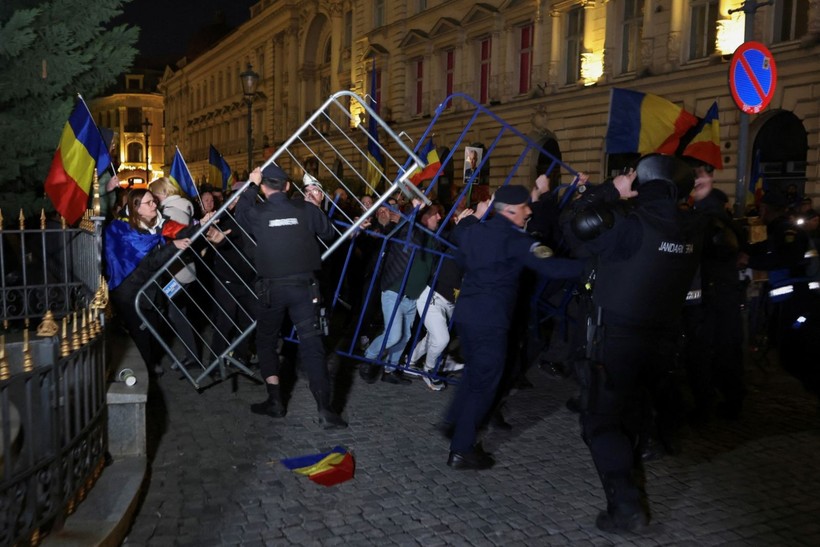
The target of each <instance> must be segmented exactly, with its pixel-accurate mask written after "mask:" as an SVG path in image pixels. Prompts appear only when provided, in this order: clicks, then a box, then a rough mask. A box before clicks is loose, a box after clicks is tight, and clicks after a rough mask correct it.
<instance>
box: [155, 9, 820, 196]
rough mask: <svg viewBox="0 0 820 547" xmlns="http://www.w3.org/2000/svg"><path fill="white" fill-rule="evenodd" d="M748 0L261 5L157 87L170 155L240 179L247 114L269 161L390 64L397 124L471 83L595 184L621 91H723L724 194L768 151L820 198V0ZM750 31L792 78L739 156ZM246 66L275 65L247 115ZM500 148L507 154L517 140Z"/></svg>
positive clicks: (714, 95)
mask: <svg viewBox="0 0 820 547" xmlns="http://www.w3.org/2000/svg"><path fill="white" fill-rule="evenodd" d="M749 3H750V2H747V5H748V4H749ZM739 4H740V3H739V2H737V3H735V2H729V1H728V0H653V1H649V0H609V1H603V0H581V1H579V0H488V1H486V2H480V3H476V2H468V1H464V0H322V1H319V0H301V1H297V0H262V1H260V2H259V3H258V4H256V5H254V6H253V7H252V8H251V10H250V14H249V19H248V21H247V22H246V23H244V24H243V25H242V26H241V27H239V28H238V29H236V30H235V31H234V32H232V33H231V34H229V35H228V36H226V37H225V38H223V39H222V40H221V41H220V42H218V43H217V44H215V45H214V46H213V47H212V48H211V49H209V50H208V51H206V52H205V53H204V54H202V55H200V56H198V57H196V58H194V59H182V60H181V61H180V62H179V63H178V64H177V66H176V67H175V68H173V69H172V68H170V67H169V68H167V69H166V71H165V74H164V75H163V77H162V79H161V81H160V84H159V88H158V89H159V91H160V93H161V94H162V96H163V98H164V106H165V130H166V132H167V140H166V151H165V157H166V158H171V157H172V156H173V147H174V146H179V148H180V150H182V151H183V153H184V155H185V158H186V160H187V162H188V166H189V168H190V169H191V172H192V174H193V175H194V178H195V179H196V180H197V181H198V182H201V181H203V180H204V179H205V177H206V176H207V173H208V149H209V145H211V144H213V145H214V146H215V147H216V148H217V149H218V150H219V151H220V152H221V153H222V154H223V156H224V157H225V159H226V160H227V161H228V163H229V164H230V165H231V167H232V168H233V169H234V170H235V171H237V172H238V173H239V174H240V177H241V174H242V172H243V171H244V170H245V169H246V168H247V165H248V146H247V143H248V140H247V130H248V123H249V122H250V123H251V127H252V134H253V146H252V162H251V163H252V164H254V165H258V164H261V163H262V162H263V161H264V160H265V159H267V158H268V157H270V155H272V153H273V151H274V150H275V147H276V146H277V145H278V144H279V143H281V142H283V141H284V140H285V139H287V138H288V137H289V136H290V135H291V134H293V133H294V132H295V131H296V130H297V129H298V128H299V127H300V126H301V125H302V124H303V123H304V121H305V120H306V119H307V118H308V116H309V115H310V114H311V113H313V112H314V111H315V110H316V109H317V108H318V107H319V106H320V105H321V104H322V103H323V102H324V101H325V100H326V99H327V98H328V97H329V96H330V95H331V94H332V93H333V92H335V91H337V90H343V89H349V90H351V91H354V92H356V93H358V94H360V95H361V96H365V95H366V94H368V93H370V89H369V87H370V82H371V71H375V72H376V78H375V80H376V89H375V90H374V93H373V94H374V95H375V99H376V101H377V105H378V109H379V114H380V116H381V117H382V118H383V119H385V120H386V121H387V122H388V123H389V124H390V125H391V127H393V128H394V129H396V130H397V132H398V131H404V132H406V133H407V134H408V135H409V136H410V137H411V138H417V137H419V136H420V135H421V134H422V133H423V131H424V129H425V128H426V127H427V126H428V125H429V122H430V117H431V116H432V115H434V114H435V112H436V109H437V108H438V107H439V105H440V104H441V103H442V101H444V99H445V98H446V97H447V96H449V95H451V94H452V93H465V94H468V95H470V96H472V97H473V98H475V99H476V100H477V101H479V102H480V103H482V104H484V105H487V107H488V108H490V109H491V110H492V111H493V112H494V113H496V114H497V115H498V116H499V117H501V118H502V119H504V120H506V121H507V122H508V123H510V124H511V125H513V126H515V127H516V128H517V129H518V130H519V131H521V132H522V133H525V134H527V135H529V136H531V137H532V138H533V139H534V140H535V141H536V142H538V143H539V144H541V145H542V147H543V148H545V149H546V150H549V151H551V152H553V153H555V154H556V155H558V156H560V157H561V158H562V159H563V161H565V162H566V163H568V164H569V165H571V166H572V167H573V168H575V169H578V170H582V171H585V172H588V173H590V174H591V179H592V180H593V181H594V180H600V179H602V178H604V177H605V176H607V174H608V171H609V170H610V167H611V161H610V160H611V158H608V157H607V155H606V153H605V150H604V137H605V133H606V128H607V122H608V115H609V98H610V91H611V89H612V88H614V87H621V88H629V89H634V90H638V91H642V92H646V93H653V94H656V95H660V96H662V97H664V98H666V99H668V100H670V101H672V102H674V103H676V104H677V105H679V106H682V107H683V108H685V109H686V110H687V111H689V112H692V113H694V114H696V115H698V116H703V115H704V114H705V113H706V111H707V110H708V108H709V106H710V105H711V104H712V103H713V102H714V101H717V103H718V107H719V112H720V114H719V121H720V135H721V148H722V151H723V164H724V168H723V169H722V170H721V171H720V172H719V173H718V176H717V180H718V182H719V185H720V186H721V188H722V189H723V190H725V191H726V192H727V194H729V195H730V196H734V195H735V194H736V189H737V188H738V186H741V187H744V185H746V184H747V181H748V178H749V176H750V173H751V171H752V170H753V165H752V163H753V162H759V165H755V166H754V169H757V170H758V171H760V172H762V173H764V174H765V176H766V178H767V180H768V181H770V182H771V184H773V185H786V184H792V183H794V184H797V185H798V187H799V189H800V190H801V191H803V192H805V193H807V194H809V195H813V196H816V195H817V194H818V193H820V85H818V83H820V80H818V76H817V74H820V0H782V1H781V0H775V2H774V3H773V4H772V5H770V6H764V7H760V8H759V9H757V10H756V12H755V13H754V15H753V16H750V19H751V20H752V23H753V24H749V25H746V24H745V17H746V15H745V14H744V13H742V12H740V11H734V10H738V8H740V5H739ZM747 26H748V27H749V28H748V29H746V31H745V38H746V39H754V40H757V41H759V42H762V43H763V44H765V45H766V46H768V47H769V49H770V50H771V51H772V53H773V56H774V58H775V61H776V65H777V71H778V76H777V84H776V91H775V93H774V96H773V98H772V101H771V103H770V105H769V106H768V108H766V109H765V110H764V111H762V112H760V113H758V114H751V115H748V118H747V120H748V122H749V125H748V128H749V129H748V139H746V146H745V149H744V153H742V154H739V150H738V144H739V136H740V133H741V114H740V111H739V109H738V108H737V107H736V106H735V104H734V102H733V99H732V96H731V93H730V90H729V85H728V68H729V60H730V58H731V54H732V52H733V51H734V49H735V48H736V47H737V46H738V45H740V44H741V43H742V42H743V41H744V29H745V27H747ZM248 66H252V67H253V70H254V71H255V72H257V73H258V74H259V76H260V79H259V85H258V88H257V91H256V93H255V95H254V96H253V101H252V103H251V108H250V114H249V113H248V112H249V109H248V108H247V102H246V101H245V96H244V95H243V92H242V87H241V83H240V78H239V74H240V73H242V72H243V71H245V70H246V69H247V67H248ZM447 106H448V108H446V109H445V110H444V112H443V114H442V115H441V116H440V117H439V119H438V121H437V125H436V143H437V144H441V145H445V146H450V144H449V143H450V142H451V141H452V138H453V135H456V134H458V132H460V131H461V128H462V127H464V124H465V121H466V120H465V115H466V114H465V113H464V112H462V111H461V110H460V109H459V107H458V103H457V102H453V103H452V104H449V105H447ZM353 114H354V118H355V114H356V113H353ZM473 129H474V133H475V134H474V135H472V137H473V138H472V139H471V144H477V143H478V144H480V143H483V140H482V138H487V136H486V135H484V136H482V130H481V127H480V126H479V127H474V128H473ZM484 144H487V143H484ZM494 155H499V156H500V157H502V158H503V157H504V153H503V150H497V151H496V152H495V153H494ZM739 160H740V161H742V162H743V165H740V166H739V165H738V161H739ZM459 161H460V160H459ZM507 167H508V166H507ZM538 167H539V165H538V158H537V157H533V158H532V165H530V166H528V170H525V171H524V172H529V173H530V174H532V175H533V176H535V174H537V172H538ZM459 168H460V165H457V166H456V170H458V169H459ZM167 169H168V166H166V171H167ZM504 169H505V166H504V165H503V161H498V160H494V161H493V163H492V170H493V173H496V172H497V173H498V174H500V173H503V170H504ZM756 172H757V171H756ZM492 178H496V177H494V176H493V174H492V173H491V179H492ZM738 179H742V180H741V182H738ZM521 182H526V181H521ZM491 184H492V182H491Z"/></svg>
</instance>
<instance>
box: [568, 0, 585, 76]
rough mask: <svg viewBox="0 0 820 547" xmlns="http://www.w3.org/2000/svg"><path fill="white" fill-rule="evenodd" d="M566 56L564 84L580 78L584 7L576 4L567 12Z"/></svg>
mask: <svg viewBox="0 0 820 547" xmlns="http://www.w3.org/2000/svg"><path fill="white" fill-rule="evenodd" d="M566 42H567V57H566V73H565V74H564V83H565V84H574V83H575V82H577V81H578V80H579V79H580V78H581V53H583V51H584V8H583V7H581V6H577V7H574V8H572V9H571V10H569V12H568V13H567V40H566Z"/></svg>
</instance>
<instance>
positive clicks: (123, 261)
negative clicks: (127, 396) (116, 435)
mask: <svg viewBox="0 0 820 547" xmlns="http://www.w3.org/2000/svg"><path fill="white" fill-rule="evenodd" d="M124 213H125V214H124V216H122V217H120V218H118V219H115V220H113V221H111V223H110V224H109V225H108V226H107V227H106V229H105V260H106V271H107V274H108V287H109V289H110V293H109V294H110V297H111V302H112V303H113V304H114V307H115V309H116V310H117V312H118V313H119V317H120V319H121V320H122V322H123V323H124V325H125V327H126V328H127V329H128V332H129V334H130V335H131V338H133V339H134V342H135V343H136V345H137V348H138V349H139V351H140V354H141V355H142V358H143V360H144V361H145V365H146V367H148V371H149V372H152V373H155V374H157V375H159V374H162V372H163V371H162V366H161V365H160V359H161V358H162V353H161V348H160V347H159V344H158V343H157V341H156V340H155V339H154V337H153V336H152V335H151V333H150V332H148V330H147V329H141V328H140V327H141V325H142V319H140V317H139V316H138V315H137V313H136V306H137V305H138V304H137V302H136V301H135V300H136V297H137V292H138V291H139V289H140V287H142V285H143V284H144V283H145V281H146V280H147V279H148V278H149V277H150V276H151V274H153V273H154V272H155V271H156V270H157V269H158V268H159V267H161V266H162V264H164V263H165V262H166V261H167V260H168V259H169V258H171V256H172V255H173V254H174V253H175V252H176V251H177V250H179V249H187V248H188V247H189V246H190V245H191V240H190V239H189V238H187V237H184V238H181V239H175V240H173V241H172V242H171V243H170V244H167V245H165V244H164V238H163V235H162V220H163V219H162V217H160V215H159V214H158V213H157V200H156V198H155V197H154V195H153V194H152V193H151V192H149V191H148V190H132V191H131V192H130V193H129V194H128V199H127V205H126V208H125V211H124ZM139 305H140V309H141V310H142V311H143V314H144V315H145V316H146V318H148V321H154V320H155V319H156V320H158V318H157V317H156V309H155V308H154V306H153V305H152V304H151V303H150V302H146V301H141V302H140V303H139Z"/></svg>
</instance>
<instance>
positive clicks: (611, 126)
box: [606, 88, 698, 155]
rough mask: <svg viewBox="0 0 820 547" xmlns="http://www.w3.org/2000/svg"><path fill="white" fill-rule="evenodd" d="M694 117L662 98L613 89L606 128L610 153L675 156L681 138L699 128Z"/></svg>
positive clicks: (607, 145)
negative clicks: (693, 128) (655, 153)
mask: <svg viewBox="0 0 820 547" xmlns="http://www.w3.org/2000/svg"><path fill="white" fill-rule="evenodd" d="M697 123H698V119H697V118H696V117H695V116H694V115H693V114H690V113H689V112H687V111H686V110H684V109H683V108H681V107H679V106H677V105H676V104H675V103H672V102H669V101H667V100H666V99H664V98H662V97H658V96H657V95H652V94H650V93H641V92H640V91H632V90H629V89H618V88H615V89H613V90H612V94H611V96H610V101H609V123H608V124H607V129H606V152H607V154H628V153H635V152H637V153H639V154H641V155H644V154H650V153H652V152H659V153H662V154H674V153H675V152H676V151H677V149H678V145H679V144H680V140H681V137H683V136H684V135H685V134H686V132H687V131H689V129H691V128H692V127H694V126H695V125H697Z"/></svg>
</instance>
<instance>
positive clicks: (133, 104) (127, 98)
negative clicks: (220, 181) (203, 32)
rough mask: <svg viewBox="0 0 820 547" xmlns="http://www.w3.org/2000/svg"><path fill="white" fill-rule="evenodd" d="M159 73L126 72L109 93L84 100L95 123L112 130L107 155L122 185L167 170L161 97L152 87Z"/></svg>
mask: <svg viewBox="0 0 820 547" xmlns="http://www.w3.org/2000/svg"><path fill="white" fill-rule="evenodd" d="M160 75H161V74H157V73H156V71H150V70H143V71H134V72H130V73H126V74H124V75H122V76H121V77H120V78H119V80H118V81H117V84H116V85H115V87H114V89H112V90H111V91H110V92H109V94H107V95H105V96H102V97H99V98H96V99H93V100H92V101H90V102H89V103H88V109H89V110H90V111H91V115H92V116H93V117H94V121H95V122H96V123H97V127H99V128H100V129H102V130H106V129H107V130H108V131H110V133H112V134H113V139H112V142H111V159H112V163H113V165H114V168H115V169H117V175H118V177H119V179H120V183H121V185H123V186H127V185H129V184H130V185H134V184H136V185H137V186H141V185H142V184H145V183H147V182H150V181H152V180H154V179H155V178H157V177H161V176H162V175H163V174H164V173H167V171H168V170H167V169H165V134H164V126H165V123H164V112H165V98H164V97H163V96H162V95H161V94H159V93H157V92H156V91H154V90H155V89H156V86H157V82H158V79H159V76H160ZM171 157H173V151H172V152H171Z"/></svg>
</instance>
